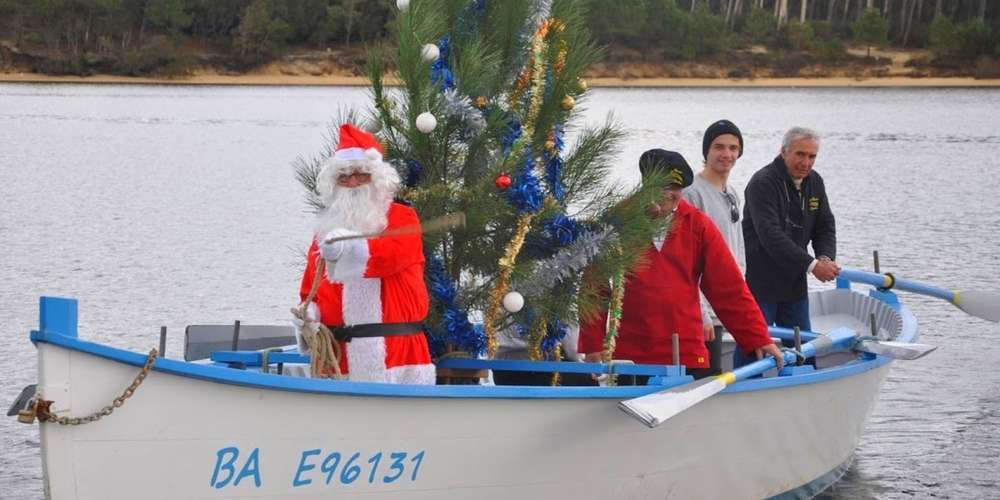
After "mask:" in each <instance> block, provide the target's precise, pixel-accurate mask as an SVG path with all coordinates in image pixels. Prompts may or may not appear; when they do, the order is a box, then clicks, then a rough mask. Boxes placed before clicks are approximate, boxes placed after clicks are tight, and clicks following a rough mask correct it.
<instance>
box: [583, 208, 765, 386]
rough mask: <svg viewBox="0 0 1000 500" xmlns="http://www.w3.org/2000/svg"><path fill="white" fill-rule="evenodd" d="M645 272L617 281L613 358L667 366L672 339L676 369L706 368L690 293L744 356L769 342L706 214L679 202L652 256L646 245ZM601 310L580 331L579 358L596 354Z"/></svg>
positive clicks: (600, 336) (736, 268)
mask: <svg viewBox="0 0 1000 500" xmlns="http://www.w3.org/2000/svg"><path fill="white" fill-rule="evenodd" d="M646 254H647V255H646V257H647V261H648V266H646V267H645V268H643V269H638V270H636V271H635V272H634V273H633V274H632V275H630V276H629V277H628V278H627V280H626V282H625V298H624V302H623V305H622V319H621V326H620V327H619V329H618V339H617V346H616V348H615V353H614V357H615V359H630V360H632V361H635V362H636V363H651V364H670V363H671V360H672V356H673V353H672V349H671V341H670V336H671V334H673V333H677V334H679V336H680V351H681V352H680V359H681V363H682V364H684V365H685V366H687V367H688V368H707V367H708V366H709V361H708V349H706V348H705V339H704V333H703V327H702V325H703V322H702V318H701V307H700V305H699V296H698V288H699V286H698V285H699V282H700V283H701V290H702V291H703V292H704V294H705V297H706V298H707V299H708V301H709V303H710V304H711V305H712V309H713V310H714V311H715V312H716V314H717V315H718V316H719V319H720V320H721V321H722V324H723V326H725V327H726V329H727V330H729V332H730V333H731V334H732V335H733V337H734V338H735V339H736V342H737V344H739V346H740V348H741V349H743V351H744V352H750V351H753V350H754V349H757V348H759V347H762V346H765V345H767V344H770V343H771V337H770V335H769V334H768V333H767V325H766V324H765V323H764V316H763V315H762V314H761V312H760V309H759V308H758V307H757V303H756V302H755V301H754V298H753V295H751V294H750V289H749V288H747V284H746V282H745V281H744V280H743V275H742V274H741V273H740V269H739V266H738V265H737V264H736V260H735V259H733V254H732V252H730V251H729V248H728V247H727V246H726V242H725V240H724V239H723V238H722V235H721V234H720V233H719V230H718V229H717V228H716V227H715V224H714V223H713V222H712V220H711V219H709V218H708V216H707V215H705V214H703V213H702V212H700V211H699V210H698V209H697V208H695V207H694V206H692V205H691V204H689V203H688V202H687V201H684V200H680V201H679V203H678V205H677V211H676V212H674V224H673V228H672V229H671V231H670V235H669V237H668V238H667V240H666V242H664V244H663V247H662V248H661V249H660V251H657V250H656V247H655V246H653V244H652V242H650V244H649V248H648V249H647V250H646ZM606 324H607V311H606V310H605V311H603V313H602V314H601V315H599V317H598V318H596V319H595V320H594V321H590V322H584V323H582V324H581V325H580V345H579V348H580V352H582V353H592V352H598V351H600V350H601V349H602V348H603V341H604V335H605V331H606Z"/></svg>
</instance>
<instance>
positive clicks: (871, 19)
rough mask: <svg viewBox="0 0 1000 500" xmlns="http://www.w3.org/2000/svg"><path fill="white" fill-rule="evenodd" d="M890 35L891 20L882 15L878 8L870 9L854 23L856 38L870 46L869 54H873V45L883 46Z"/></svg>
mask: <svg viewBox="0 0 1000 500" xmlns="http://www.w3.org/2000/svg"><path fill="white" fill-rule="evenodd" d="M888 36H889V21H887V20H886V19H885V18H883V17H882V15H881V14H879V12H878V10H876V9H868V10H866V11H865V13H864V14H863V15H862V16H861V19H858V22H856V23H854V39H855V40H856V41H858V42H859V43H863V44H865V46H867V47H868V56H869V57H870V56H871V50H872V47H873V46H879V47H881V46H883V45H885V44H886V43H887V41H888Z"/></svg>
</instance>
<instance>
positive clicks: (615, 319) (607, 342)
mask: <svg viewBox="0 0 1000 500" xmlns="http://www.w3.org/2000/svg"><path fill="white" fill-rule="evenodd" d="M624 297H625V271H624V269H621V270H619V271H618V272H617V273H615V275H614V276H613V277H612V278H611V304H610V305H609V311H608V316H609V318H610V319H609V321H608V331H607V333H606V334H605V335H604V350H603V351H602V352H601V361H603V362H604V363H606V364H608V365H609V366H610V363H611V360H612V359H614V355H615V344H616V343H617V338H618V327H619V326H620V325H621V321H622V300H623V299H624ZM616 379H617V377H616V376H614V375H611V374H609V376H608V385H617V384H616V382H617V380H616Z"/></svg>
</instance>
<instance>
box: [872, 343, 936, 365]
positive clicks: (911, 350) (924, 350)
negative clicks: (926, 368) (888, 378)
mask: <svg viewBox="0 0 1000 500" xmlns="http://www.w3.org/2000/svg"><path fill="white" fill-rule="evenodd" d="M858 348H859V349H861V350H862V351H866V352H870V353H873V354H878V355H880V356H886V357H889V358H892V359H903V360H907V361H909V360H913V359H919V358H922V357H924V356H926V355H928V354H930V353H932V352H934V350H935V349H937V348H938V346H936V345H927V344H911V343H908V342H890V341H883V342H873V341H870V340H866V341H864V342H861V343H860V344H859V345H858Z"/></svg>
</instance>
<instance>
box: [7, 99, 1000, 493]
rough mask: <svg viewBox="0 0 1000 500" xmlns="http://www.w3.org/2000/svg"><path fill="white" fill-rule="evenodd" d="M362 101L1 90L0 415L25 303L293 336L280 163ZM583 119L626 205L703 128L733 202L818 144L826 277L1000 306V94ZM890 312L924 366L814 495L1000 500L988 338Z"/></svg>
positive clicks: (998, 349) (922, 307)
mask: <svg viewBox="0 0 1000 500" xmlns="http://www.w3.org/2000/svg"><path fill="white" fill-rule="evenodd" d="M366 99H367V93H366V91H365V90H364V89H360V88H289V87H274V88H256V87H177V86H98V85H95V86H88V85H17V84H0V345H3V347H4V349H3V353H2V355H0V403H2V404H3V408H4V409H6V408H7V406H8V405H9V404H10V402H11V401H12V400H13V398H14V397H15V396H16V395H17V393H18V391H19V390H20V389H21V387H23V386H25V385H27V384H29V383H33V382H35V379H36V375H35V369H36V358H35V349H34V347H33V346H32V345H31V343H30V342H29V341H28V332H29V330H30V329H31V328H33V327H36V325H37V318H38V296H39V295H43V294H44V295H61V296H72V297H76V298H78V299H79V300H80V329H81V335H82V336H84V337H85V338H89V339H95V340H99V341H106V342H110V343H112V344H114V345H116V346H119V347H123V348H129V349H135V350H139V351H147V350H148V349H150V348H151V347H154V346H155V345H156V343H157V338H158V332H159V327H160V326H161V325H166V326H167V327H168V331H169V333H170V339H169V342H168V348H167V354H168V356H178V355H179V354H180V349H181V338H182V335H183V328H184V326H185V325H187V324H194V323H226V322H231V321H232V320H234V319H240V320H242V321H243V322H249V323H277V322H284V321H286V317H287V311H288V308H289V307H290V306H293V305H295V304H296V302H297V291H298V286H297V283H298V279H299V276H300V272H301V264H300V262H301V261H302V259H303V251H304V248H305V244H306V242H307V241H308V239H309V229H310V226H311V216H310V212H309V209H308V207H307V205H306V204H305V201H304V200H305V199H304V196H303V190H302V189H301V187H300V186H299V184H298V183H297V181H296V180H295V176H294V172H293V169H292V167H291V162H292V161H293V160H294V159H295V158H296V157H298V156H300V155H301V156H312V155H314V154H316V153H317V152H318V151H320V149H321V148H322V147H323V144H324V139H323V137H324V135H325V134H328V133H329V131H328V128H329V125H330V123H331V118H332V117H333V116H334V115H335V114H336V113H337V111H338V109H341V108H342V107H344V106H349V105H363V104H364V103H365V102H366ZM580 106H581V107H583V108H586V110H585V112H584V113H583V115H582V117H581V118H580V119H579V121H578V124H588V123H589V124H596V123H599V122H600V121H602V120H603V119H604V117H605V115H607V113H609V112H612V111H613V112H614V113H615V115H616V117H617V119H618V120H619V121H620V122H621V123H622V124H623V125H624V126H625V127H626V128H627V129H628V131H629V134H628V139H627V141H626V142H625V143H624V144H622V147H621V155H620V162H619V163H620V165H621V167H620V169H619V170H618V171H617V172H616V175H617V177H618V180H619V181H620V182H622V183H624V184H634V183H636V182H637V181H638V178H639V175H638V171H637V168H636V167H635V165H636V163H637V158H638V156H639V154H640V153H641V152H642V151H644V150H645V149H648V148H650V147H665V148H667V149H676V150H679V151H681V152H682V153H683V154H684V155H685V156H686V157H687V159H688V160H689V162H690V163H692V164H693V165H696V164H698V163H699V161H698V160H700V155H701V149H700V148H701V134H702V131H703V130H704V128H705V127H706V126H707V125H708V124H709V123H711V122H712V121H714V120H716V119H718V118H723V117H725V118H729V119H731V120H733V121H734V122H736V123H737V124H738V125H739V126H740V127H741V128H742V129H743V131H744V134H745V135H744V137H745V144H746V152H745V154H744V156H743V158H742V159H741V160H740V162H739V163H738V165H737V168H736V170H735V172H734V174H733V181H734V183H735V184H736V185H737V186H740V187H742V186H743V185H744V184H745V182H746V180H747V179H748V178H749V176H750V175H751V174H752V173H753V172H754V171H756V170H757V169H758V168H760V167H761V166H763V165H764V164H766V163H768V162H769V161H770V160H771V159H772V158H773V157H774V156H775V155H776V154H777V151H778V148H779V143H780V140H781V136H782V134H783V132H784V130H786V129H787V128H788V127H790V126H792V125H806V126H810V127H814V128H816V129H817V130H819V131H821V132H822V133H823V134H824V139H823V142H822V145H821V149H820V154H819V159H818V162H817V166H816V169H817V171H819V172H821V173H822V174H823V176H824V178H825V179H826V185H827V190H828V192H829V196H830V199H831V204H832V206H833V210H834V212H835V214H836V217H837V229H838V243H839V244H838V247H839V259H838V260H839V261H840V262H841V263H842V264H846V265H852V266H855V267H862V268H870V266H871V258H870V255H871V251H872V250H879V251H880V255H881V261H882V267H883V270H888V271H893V272H895V273H896V274H897V275H898V276H900V277H906V278H911V279H918V280H922V281H926V282H930V283H936V284H940V285H942V286H945V287H949V288H954V289H959V290H963V289H986V290H1000V279H998V277H997V276H998V274H1000V260H998V259H997V256H996V253H997V249H998V248H1000V201H998V192H1000V176H998V175H997V171H998V170H1000V160H998V159H997V158H998V156H997V154H996V151H997V150H998V149H1000V119H998V115H997V110H1000V90H983V89H973V90H949V89H919V90H899V89H877V90H875V89H622V90H618V89H595V90H593V91H592V92H590V93H589V94H588V98H587V99H585V100H584V101H583V102H582V103H581V104H580ZM571 143H572V141H570V144H571ZM813 285H814V286H818V284H816V283H814V284H813ZM903 298H904V300H905V301H906V302H907V303H908V304H909V305H911V307H912V308H913V310H914V312H915V314H916V315H917V318H918V319H919V321H920V324H921V332H922V340H923V341H924V342H927V343H931V344H936V345H939V346H941V347H940V349H939V350H938V351H937V352H935V353H934V354H932V355H931V356H929V357H927V358H925V359H922V360H920V361H916V362H911V363H897V364H896V365H895V366H894V367H893V370H892V372H891V374H890V376H889V379H888V382H887V383H886V384H885V386H884V388H883V391H882V394H881V398H880V401H879V403H878V405H877V406H876V409H875V413H874V415H873V416H872V418H871V420H870V421H869V423H868V426H867V430H866V432H865V434H864V437H863V439H862V441H861V443H860V445H859V447H858V450H857V457H856V461H855V462H854V465H853V467H852V468H851V470H850V472H849V473H848V475H847V476H846V477H845V479H844V480H843V481H841V482H840V483H838V484H837V485H836V486H835V487H834V488H833V489H832V491H829V492H828V493H827V494H825V497H826V498H837V499H841V498H843V499H847V498H850V499H857V498H861V499H864V498H890V499H892V498H928V497H934V498H1000V490H998V487H1000V461H998V459H997V457H998V456H1000V370H998V369H997V367H998V366H1000V363H998V361H1000V343H998V340H1000V326H998V325H996V324H992V323H987V322H985V321H982V320H978V319H975V318H970V317H968V316H965V315H964V314H963V313H961V312H960V311H958V310H957V309H955V308H954V307H952V306H950V305H949V304H946V303H944V302H942V301H940V300H936V299H930V298H926V297H922V296H914V295H906V296H905V297H903ZM115 390H117V388H116V389H115ZM762 459H763V460H766V457H762ZM41 496H42V478H41V466H40V459H39V446H38V431H37V427H36V426H25V425H20V424H18V423H17V422H16V421H15V420H14V419H12V418H6V419H0V498H4V499H36V498H41Z"/></svg>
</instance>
